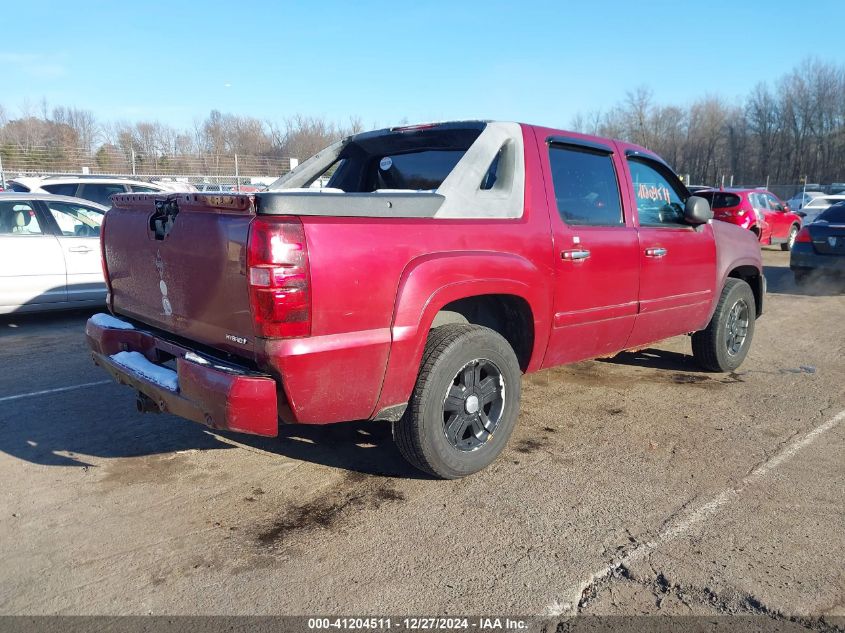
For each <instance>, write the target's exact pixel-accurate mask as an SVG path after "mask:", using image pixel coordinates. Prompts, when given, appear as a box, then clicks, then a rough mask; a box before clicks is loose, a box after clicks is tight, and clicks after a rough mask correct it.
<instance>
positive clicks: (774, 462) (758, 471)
mask: <svg viewBox="0 0 845 633" xmlns="http://www.w3.org/2000/svg"><path fill="white" fill-rule="evenodd" d="M843 420H845V410H843V411H840V412H839V413H837V414H836V415H835V416H833V417H832V418H831V419H829V420H827V421H826V422H823V423H822V424H820V425H819V426H817V427H815V428H814V429H812V430H811V431H808V432H807V433H805V434H804V435H802V436H801V437H799V438H797V439H795V440H793V441H792V442H790V443H789V444H787V445H786V446H785V447H783V448H782V449H781V450H780V451H778V453H777V454H776V455H774V456H773V457H771V458H769V459H767V460H766V461H765V462H763V463H762V464H760V465H759V466H757V467H756V468H755V469H754V470H752V471H751V472H750V473H748V475H746V476H745V477H743V478H742V480H740V482H739V484H738V485H736V486H734V487H733V488H728V489H727V490H723V491H722V492H720V493H719V494H718V495H716V496H715V497H713V498H712V499H710V500H709V501H708V502H706V503H703V504H701V505H699V506H697V507H695V508H693V509H691V510H690V511H688V512H686V513H685V514H684V516H683V517H682V518H681V519H680V520H678V521H676V522H674V523H672V524H670V525H668V526H666V528H665V529H664V530H663V531H662V532H660V533H659V534H658V535H657V536H656V537H655V538H654V539H653V540H651V541H648V542H646V543H643V544H641V545H638V546H637V547H635V548H634V549H632V550H631V551H629V552H628V553H627V554H625V555H624V556H622V557H621V558H619V559H617V560H616V561H614V562H612V563H610V564H609V565H607V566H606V567H602V568H601V569H599V570H596V571H595V572H593V573H592V574H591V575H590V577H589V578H587V579H585V580H584V581H583V582H582V583H580V584H579V585H578V586H577V587H572V588H570V589H569V590H567V591H566V592H565V593H564V596H565V597H564V601H559V600H555V601H554V602H553V603H552V604H550V605H549V606H548V607H546V614H547V615H563V614H564V613H569V612H572V611H574V610H575V609H576V608H577V607H578V603H579V602H580V601H581V597H582V596H583V595H584V591H585V590H586V589H587V588H588V587H590V586H591V585H593V584H594V583H596V582H599V581H601V580H603V579H604V578H607V577H608V576H610V575H612V574H613V573H614V572H616V571H617V570H618V569H620V568H622V567H623V566H625V567H627V565H628V564H629V563H632V562H634V561H637V560H639V559H641V558H643V557H644V556H646V555H647V554H649V553H650V552H651V551H653V550H655V549H657V548H658V547H660V546H661V545H664V544H665V543H668V542H669V541H672V540H674V539H676V538H678V537H679V536H682V535H683V534H685V533H686V532H689V531H690V529H692V528H693V527H694V526H696V525H698V524H699V523H701V522H702V521H704V520H705V519H708V518H710V517H713V516H714V515H716V514H717V513H718V512H719V510H721V509H722V508H723V507H725V506H726V505H728V504H729V503H730V502H732V501H736V500H737V499H738V498H739V496H740V494H741V493H742V491H743V490H745V489H746V488H747V487H748V486H750V485H752V484H756V483H759V482H760V481H762V480H763V479H765V478H766V477H767V476H768V475H769V474H770V473H771V472H772V471H773V470H774V469H775V468H777V467H778V466H780V465H782V464H784V463H785V462H787V461H788V460H789V459H791V458H792V457H794V456H795V455H796V453H798V452H799V451H800V450H802V449H804V448H806V447H807V446H809V445H810V444H812V443H813V442H815V441H816V440H817V439H819V437H821V436H822V435H824V434H825V433H827V432H828V431H830V430H831V429H832V428H833V427H835V426H836V425H837V424H839V423H840V422H842V421H843Z"/></svg>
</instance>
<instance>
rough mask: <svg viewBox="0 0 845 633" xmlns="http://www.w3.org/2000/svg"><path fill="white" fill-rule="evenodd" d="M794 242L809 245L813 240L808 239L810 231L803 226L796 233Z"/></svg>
mask: <svg viewBox="0 0 845 633" xmlns="http://www.w3.org/2000/svg"><path fill="white" fill-rule="evenodd" d="M795 241H796V242H803V243H805V244H811V243H812V242H813V238H812V237H810V229H808V228H807V227H806V226H805V227H804V228H803V229H801V230H800V231H798V235H796V236H795Z"/></svg>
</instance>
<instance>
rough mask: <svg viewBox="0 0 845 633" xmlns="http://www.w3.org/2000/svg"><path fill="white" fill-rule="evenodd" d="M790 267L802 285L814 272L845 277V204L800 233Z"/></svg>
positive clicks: (830, 210)
mask: <svg viewBox="0 0 845 633" xmlns="http://www.w3.org/2000/svg"><path fill="white" fill-rule="evenodd" d="M789 267H790V268H791V269H792V272H793V274H794V275H795V283H798V284H800V283H802V282H804V281H806V280H807V277H808V276H809V275H810V273H813V272H816V273H826V274H827V273H833V274H839V275H843V274H845V201H843V202H839V203H838V204H834V205H833V206H831V207H829V208H828V209H827V211H825V212H824V213H822V214H821V215H819V217H818V218H816V221H815V222H812V223H811V224H808V225H806V226H805V227H804V228H803V229H801V231H799V233H798V235H797V236H796V238H795V244H794V245H793V247H792V256H791V257H790V260H789Z"/></svg>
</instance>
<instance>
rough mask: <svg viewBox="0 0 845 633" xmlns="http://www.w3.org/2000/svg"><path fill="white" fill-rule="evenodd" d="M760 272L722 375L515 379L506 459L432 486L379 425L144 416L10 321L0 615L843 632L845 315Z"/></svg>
mask: <svg viewBox="0 0 845 633" xmlns="http://www.w3.org/2000/svg"><path fill="white" fill-rule="evenodd" d="M764 258H765V261H766V265H767V270H766V274H767V277H768V280H769V295H768V299H767V305H766V314H765V315H764V317H763V318H762V319H761V320H760V321H759V323H758V327H757V332H756V335H755V341H754V345H753V347H752V350H751V354H750V356H749V358H748V360H747V361H746V362H745V364H744V365H743V366H742V367H741V368H740V370H739V371H738V372H736V373H735V374H731V375H722V374H711V373H706V372H702V371H700V370H699V369H698V368H697V367H696V366H695V365H694V364H693V363H692V360H691V358H690V357H689V356H688V354H689V340H688V339H687V338H686V337H682V338H676V339H672V340H669V341H666V342H664V343H661V344H659V345H655V346H654V347H653V348H651V349H648V350H644V351H641V352H637V353H625V354H621V355H620V356H618V357H616V358H614V359H610V360H603V361H590V362H584V363H578V364H576V365H574V366H569V367H563V368H558V369H553V370H549V371H544V372H540V373H537V374H534V375H532V376H528V377H526V378H525V379H524V403H523V408H522V415H521V418H520V421H519V424H518V427H517V430H516V431H515V434H514V437H513V438H512V441H511V445H510V447H509V449H508V450H507V451H506V453H505V454H504V455H503V456H502V457H501V458H500V459H499V460H498V461H497V462H496V463H495V464H494V465H493V466H492V467H491V468H488V469H487V470H485V471H483V472H482V473H480V474H478V475H476V476H473V477H470V478H468V479H465V480H461V481H452V482H443V481H434V480H431V479H428V478H426V477H424V476H422V475H420V474H419V473H417V472H416V471H414V470H412V469H411V468H410V467H408V466H406V465H405V464H404V462H403V461H402V459H401V457H400V456H399V454H398V452H397V451H396V449H395V448H394V447H393V444H392V441H391V434H390V428H389V426H388V425H386V424H384V423H360V422H353V423H348V424H343V425H336V426H333V427H325V428H317V427H302V426H291V427H285V428H284V429H283V432H282V436H281V437H280V438H278V439H272V440H266V439H260V438H254V437H249V436H242V435H235V434H219V433H214V432H211V431H209V430H208V429H205V428H204V427H202V426H200V425H196V424H193V423H190V422H186V421H183V420H180V419H177V418H174V417H171V416H152V415H146V416H141V415H139V414H138V413H136V412H135V408H134V398H133V396H132V393H131V392H130V391H128V390H127V389H126V388H123V387H119V386H117V385H116V384H113V383H111V382H109V381H107V379H106V376H105V374H104V373H102V372H101V371H100V370H98V369H96V368H95V367H94V366H93V364H92V363H91V361H90V359H89V357H88V355H87V353H86V345H85V341H84V333H83V330H84V323H85V320H86V318H87V317H88V316H90V313H67V314H61V315H46V316H20V317H14V316H13V317H5V318H3V319H2V320H0V360H2V366H3V367H4V369H3V371H2V372H0V404H1V405H2V408H0V479H2V480H3V481H4V482H5V483H4V486H3V488H2V492H0V561H2V562H0V613H4V614H148V613H153V614H316V613H334V614H337V613H345V614H363V613H367V614H393V615H402V614H454V613H463V614H485V613H490V612H495V613H501V614H514V615H531V614H540V615H543V614H544V615H548V616H559V615H569V614H575V613H583V614H656V613H671V614H704V615H716V614H766V615H769V616H771V617H772V618H783V617H797V618H799V619H800V618H802V617H811V616H820V615H826V616H836V615H838V616H845V567H843V565H842V554H843V551H845V527H843V526H845V460H843V457H845V455H844V454H843V447H845V414H841V413H840V412H842V411H843V410H845V360H843V358H845V318H843V316H845V293H843V289H842V288H841V287H837V286H832V285H829V284H825V283H821V282H819V283H816V284H814V285H811V286H810V287H809V288H808V289H801V290H799V289H797V288H796V287H795V286H794V284H793V282H792V278H791V275H790V274H789V270H788V268H787V265H788V254H786V253H781V252H779V251H775V250H771V249H765V252H764ZM80 385H86V386H80ZM65 388H68V389H66V390H62V389H65ZM47 390H54V391H50V392H49V393H43V394H40V395H34V396H27V395H26V394H30V393H32V392H37V391H47ZM21 395H25V396H26V397H16V396H21ZM799 621H800V620H799Z"/></svg>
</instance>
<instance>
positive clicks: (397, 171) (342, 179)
mask: <svg viewBox="0 0 845 633" xmlns="http://www.w3.org/2000/svg"><path fill="white" fill-rule="evenodd" d="M481 130H482V126H478V127H467V128H454V127H447V128H441V129H419V130H408V131H397V132H394V133H389V134H375V135H372V136H369V135H366V134H365V135H363V136H362V137H359V138H357V139H356V140H355V141H353V142H350V143H349V144H347V145H346V147H344V148H343V150H342V151H341V153H340V156H338V160H337V161H336V162H335V164H334V165H332V167H330V168H329V169H328V170H327V172H326V173H325V174H324V175H328V174H329V173H331V174H332V175H331V178H330V179H329V181H328V182H327V183H326V185H325V186H326V187H330V188H336V189H341V190H343V191H346V192H347V193H369V192H373V191H378V190H380V189H401V190H412V191H430V190H434V189H437V188H438V187H440V185H441V184H443V181H444V180H445V179H446V177H447V176H448V175H449V174H450V173H451V172H452V170H453V169H454V168H455V166H456V165H457V164H458V162H459V161H460V160H461V159H462V158H463V157H464V154H466V151H467V150H468V149H469V148H470V146H471V145H472V144H473V143H474V142H475V140H476V139H477V138H478V136H479V135H480V134H481ZM332 170H334V171H333V173H332ZM480 184H481V183H480V182H479V185H480Z"/></svg>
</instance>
